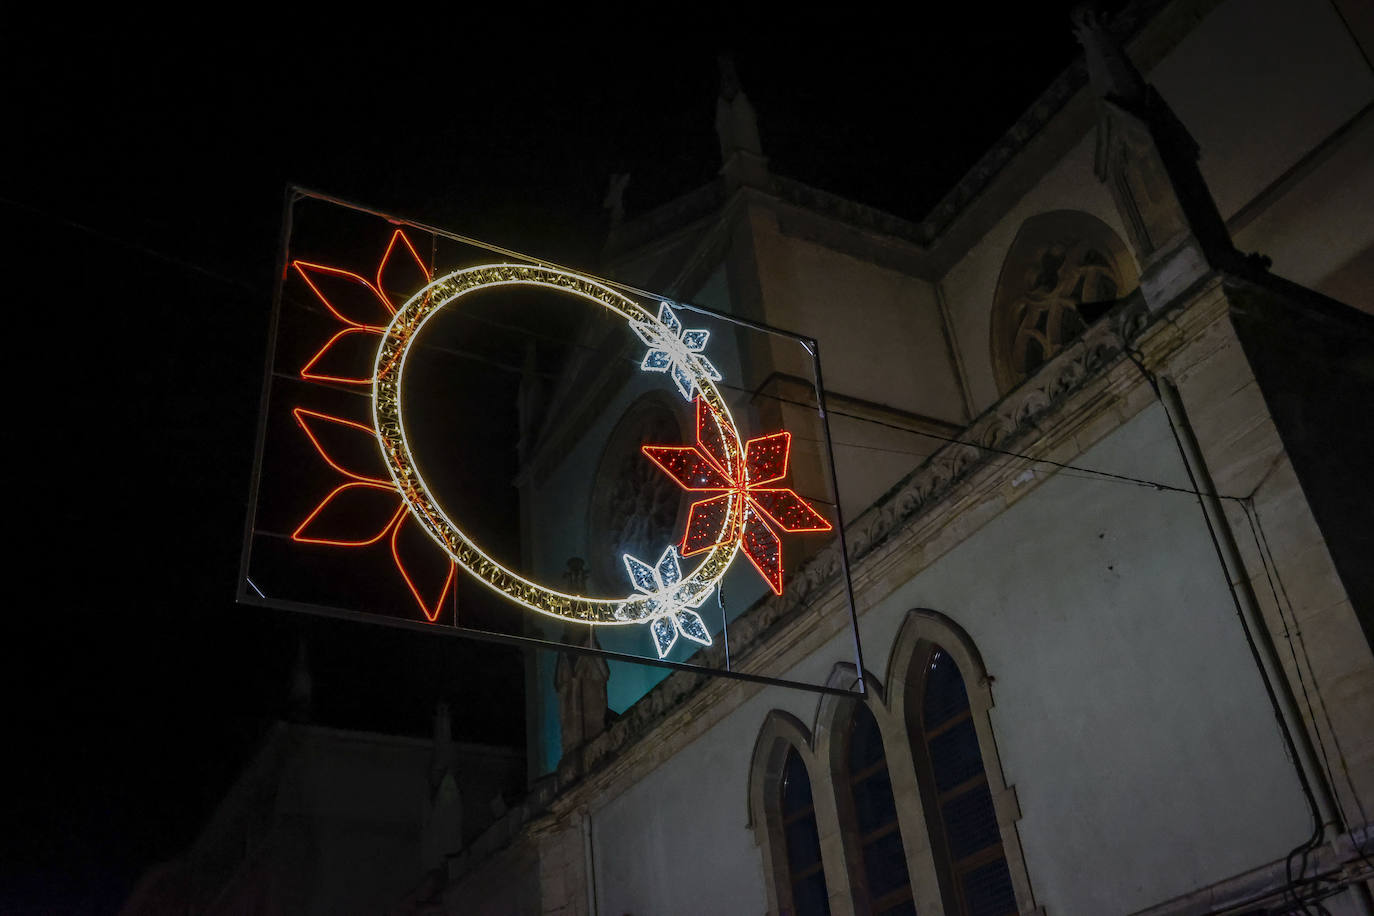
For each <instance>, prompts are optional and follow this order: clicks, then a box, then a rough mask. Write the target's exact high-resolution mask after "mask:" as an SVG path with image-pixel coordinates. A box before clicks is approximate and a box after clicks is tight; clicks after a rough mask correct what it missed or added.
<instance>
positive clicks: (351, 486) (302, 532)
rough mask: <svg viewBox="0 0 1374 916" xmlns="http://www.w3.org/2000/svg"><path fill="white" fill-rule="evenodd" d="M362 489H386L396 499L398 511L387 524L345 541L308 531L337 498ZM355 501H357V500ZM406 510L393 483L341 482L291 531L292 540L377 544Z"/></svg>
mask: <svg viewBox="0 0 1374 916" xmlns="http://www.w3.org/2000/svg"><path fill="white" fill-rule="evenodd" d="M362 490H381V491H385V492H386V493H388V494H389V495H391V496H393V497H395V499H396V511H395V512H393V513H392V514H391V516H390V517H389V518H388V519H387V521H386V524H384V525H382V527H381V528H380V529H378V531H377V533H376V534H374V535H372V536H371V537H367V538H364V539H361V540H357V539H355V540H347V541H345V540H341V539H339V538H332V537H315V536H314V535H313V534H307V533H306V529H307V528H310V527H311V526H312V523H314V521H315V519H316V518H318V517H319V516H320V514H321V513H323V512H324V511H325V509H327V508H329V506H330V505H332V504H333V503H334V500H335V499H337V498H340V497H342V495H343V494H344V493H357V492H359V491H362ZM354 501H355V502H356V501H357V500H354ZM404 511H405V504H404V503H402V502H401V494H399V493H397V492H396V488H395V487H394V486H392V485H391V484H380V483H370V482H368V481H359V480H355V481H350V482H349V483H345V484H340V485H339V486H337V487H335V488H334V490H333V492H331V493H330V494H329V495H328V496H326V497H325V498H324V500H323V501H322V502H321V503H320V504H319V505H318V506H316V507H315V509H314V511H313V512H311V513H310V514H309V515H308V516H306V518H305V521H303V522H301V524H300V527H298V528H297V529H296V530H295V531H293V532H291V540H293V541H297V542H299V543H302V544H329V545H331V546H334V547H366V546H367V545H368V544H375V543H377V542H378V541H380V540H381V539H382V538H383V537H384V536H385V535H386V533H387V531H389V530H390V529H391V526H392V525H394V524H396V520H397V519H398V518H400V516H401V513H402V512H404Z"/></svg>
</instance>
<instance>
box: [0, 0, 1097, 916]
mask: <svg viewBox="0 0 1374 916" xmlns="http://www.w3.org/2000/svg"><path fill="white" fill-rule="evenodd" d="M1022 6H1023V7H1027V8H1029V7H1034V8H1035V9H1034V10H1033V11H1032V10H1030V9H1023V10H1022V11H1020V12H1016V11H1012V12H1000V13H999V14H998V17H999V18H998V21H997V22H996V23H991V22H986V21H984V20H985V19H986V16H985V10H983V9H982V8H974V5H972V4H968V5H966V9H965V10H964V11H959V12H952V11H946V12H944V13H941V14H939V15H936V14H933V13H927V14H926V17H925V19H924V20H922V21H920V22H904V23H898V22H895V21H879V22H872V23H868V24H862V23H855V24H854V25H855V28H854V29H853V30H852V31H849V32H845V31H843V30H841V31H836V29H835V28H834V24H833V23H822V24H818V27H816V28H812V29H805V30H802V29H800V28H799V30H797V31H788V30H785V29H783V28H782V27H781V26H780V25H779V24H778V23H777V22H772V21H770V22H766V23H765V22H753V23H748V22H746V23H740V24H738V25H737V26H736V27H735V28H733V29H725V28H722V29H719V30H717V31H712V32H703V33H699V34H696V35H690V36H685V37H682V36H680V35H679V36H678V37H669V36H667V35H665V34H662V33H659V34H642V35H639V36H636V37H634V38H623V39H618V40H615V41H613V40H611V39H610V38H609V37H607V34H606V33H600V32H598V33H592V32H588V33H585V34H582V33H579V34H562V35H559V36H557V37H543V38H536V39H533V40H526V39H525V38H524V37H523V33H522V31H521V30H522V29H524V28H526V27H527V23H503V24H499V25H497V24H493V23H480V24H479V23H465V22H441V21H430V20H429V19H428V18H426V16H427V14H425V15H423V16H422V15H420V14H419V13H418V12H417V13H416V14H415V20H414V22H413V23H412V22H406V21H401V20H400V19H398V18H396V17H399V16H401V15H402V11H394V13H393V20H392V21H390V22H388V23H387V24H385V25H378V24H377V23H374V22H370V21H368V22H361V21H360V22H359V23H358V25H357V27H356V28H353V29H351V30H349V31H345V30H343V27H342V26H338V25H335V26H331V27H330V29H328V30H325V31H321V30H319V29H320V24H319V23H318V22H306V21H300V22H295V23H291V22H286V21H273V22H271V23H266V22H264V23H257V24H248V23H243V24H238V25H234V26H228V27H226V26H224V25H223V24H207V25H203V26H200V27H197V28H195V29H192V28H189V27H188V28H185V29H179V30H176V29H169V28H168V27H167V24H166V23H165V22H159V23H158V24H157V25H156V27H154V26H153V25H152V24H150V23H137V22H132V21H126V22H123V23H121V24H120V25H119V26H118V27H117V28H99V29H97V28H95V27H89V28H88V29H87V30H86V31H81V30H79V29H78V30H77V31H71V28H72V24H71V23H62V26H63V28H62V29H59V28H58V27H57V25H55V24H49V25H47V26H45V27H43V28H33V27H23V26H19V25H15V24H11V25H10V26H9V27H7V29H6V32H5V34H4V36H3V39H0V41H3V47H0V52H2V53H0V58H2V60H0V74H3V80H4V83H3V86H4V102H3V105H4V107H5V117H4V124H5V128H6V129H5V139H4V140H3V143H4V146H5V148H6V153H7V156H6V158H7V159H8V161H9V165H8V167H7V168H6V169H4V171H3V179H2V180H0V182H2V183H0V215H2V216H3V219H4V222H5V225H6V226H7V228H8V230H9V233H8V234H9V237H10V243H9V244H8V245H7V246H6V248H7V251H8V258H7V261H8V264H7V267H8V271H7V274H8V283H7V284H6V287H7V290H6V291H7V294H8V295H7V297H6V298H7V300H8V301H7V306H8V309H9V314H10V316H11V318H10V330H9V333H8V334H7V339H8V340H9V342H10V347H9V349H10V351H11V352H17V353H18V354H19V355H18V360H17V362H16V363H15V364H14V365H15V371H14V372H12V375H11V378H12V385H11V390H10V397H9V408H10V413H11V418H12V419H11V432H10V435H9V436H7V441H8V442H9V443H10V444H11V448H10V453H11V456H12V462H11V464H12V470H11V476H10V492H11V494H12V495H13V496H14V497H17V499H12V500H11V504H12V505H13V506H14V507H15V511H12V513H11V515H10V525H9V527H10V529H11V532H12V538H14V539H15V540H17V541H18V542H19V543H20V544H21V545H22V546H20V547H19V548H18V550H17V551H15V550H13V549H12V551H11V556H12V557H13V560H12V562H13V564H14V565H13V568H12V569H11V572H10V576H9V579H10V582H11V586H10V588H9V589H7V595H8V600H7V601H6V602H5V605H4V613H5V618H6V619H5V623H4V630H3V636H2V637H0V645H3V665H4V678H5V682H4V683H5V697H6V703H5V709H6V720H7V722H6V725H7V728H6V732H7V736H6V742H5V744H6V745H7V748H8V749H7V752H6V755H5V756H6V758H7V763H8V764H9V765H8V766H7V767H6V770H7V771H8V772H10V774H11V776H10V778H9V779H8V780H7V782H6V784H5V796H6V798H5V803H4V805H3V808H2V809H0V810H3V811H4V817H3V823H4V827H3V830H4V843H3V846H0V911H4V912H6V913H13V912H44V913H51V912H95V913H102V912H113V911H115V910H117V909H118V907H119V905H120V904H121V903H122V901H123V899H124V897H125V895H126V894H127V892H128V890H129V889H130V887H131V886H132V882H133V881H134V880H135V879H136V878H137V876H138V875H139V874H140V873H141V872H142V871H143V870H144V869H146V868H147V867H148V866H150V865H151V864H153V863H155V862H157V861H159V860H161V859H165V858H167V857H169V856H172V855H174V854H176V853H177V852H178V851H180V850H181V849H183V848H184V847H185V845H186V844H187V843H188V842H189V840H190V839H191V837H192V836H193V835H194V833H195V831H196V830H197V829H199V827H200V826H201V825H202V824H203V823H204V820H205V818H206V817H207V816H208V814H209V812H210V810H211V809H212V807H213V805H214V803H215V801H216V800H217V799H218V798H220V797H221V796H222V795H223V793H224V791H225V790H226V788H227V787H228V785H229V784H230V782H231V781H232V779H233V777H234V775H235V774H236V772H237V771H238V770H239V768H240V767H241V766H242V765H243V763H244V762H245V761H246V760H247V759H248V757H249V756H250V755H251V754H252V753H253V751H254V749H255V747H256V745H257V742H258V741H259V740H260V738H261V736H262V734H263V731H264V729H265V728H266V726H267V724H268V723H270V722H271V721H272V720H273V719H274V718H276V717H279V716H280V715H282V714H283V711H284V710H285V707H286V691H287V679H288V672H289V670H290V668H291V664H292V660H293V659H294V657H295V655H296V652H297V647H298V645H299V644H300V643H301V641H302V640H304V641H305V643H306V644H307V645H308V646H309V647H310V653H311V657H312V665H313V667H314V672H315V678H316V709H315V717H316V719H317V720H318V721H323V722H326V723H328V724H335V725H340V726H345V727H359V728H372V729H378V730H386V731H401V732H413V733H423V731H424V730H425V729H426V728H427V723H428V720H429V714H430V710H431V709H432V706H433V702H434V700H435V699H436V698H437V697H438V696H441V695H443V696H448V697H449V698H450V699H453V700H455V704H456V706H457V708H458V709H459V710H460V713H459V717H458V722H457V723H456V727H457V728H458V730H459V732H460V737H467V738H470V739H472V740H485V741H507V742H515V743H518V742H520V741H521V740H522V739H523V731H524V729H523V723H522V722H521V721H520V719H519V709H518V708H517V707H516V706H515V704H514V703H512V702H511V701H510V700H511V698H512V697H514V696H515V695H514V694H513V693H512V691H513V690H518V661H517V660H515V659H514V658H512V657H511V656H510V655H509V654H508V653H507V654H504V655H503V654H502V652H500V651H498V650H494V649H492V648H491V647H487V646H477V647H474V646H471V645H466V644H464V645H461V646H460V645H457V644H456V643H455V642H454V641H453V640H446V639H441V638H434V637H426V636H422V635H419V636H417V635H414V634H406V633H401V632H398V631H390V630H383V629H381V628H378V627H368V626H363V625H359V624H351V623H348V624H345V623H339V622H332V621H324V620H315V619H309V618H300V617H296V616H292V615H289V614H286V613H283V612H277V611H266V610H260V609H255V608H244V607H239V606H237V605H236V604H235V603H234V601H233V595H234V593H235V582H236V577H237V573H238V560H239V552H240V547H241V540H242V528H243V521H244V512H245V505H246V502H247V496H248V487H249V475H250V472H251V467H252V452H253V441H254V431H255V423H256V416H257V411H258V395H259V390H260V385H261V378H262V371H263V362H264V352H265V343H266V333H267V327H268V316H269V310H270V304H271V295H272V292H271V291H272V286H273V270H274V266H273V264H274V258H275V253H276V247H277V241H278V233H279V228H280V217H281V201H282V194H283V190H284V187H285V185H286V184H287V183H288V182H298V183H300V184H302V185H306V186H309V187H313V188H317V189H320V190H323V191H326V192H329V193H332V194H335V195H338V196H341V197H344V198H349V199H354V200H357V201H360V202H362V203H366V204H369V205H371V206H374V207H377V208H380V209H383V210H386V211H389V212H394V213H398V214H401V215H405V216H409V217H413V218H416V219H420V220H423V221H426V222H430V223H433V224H436V225H439V226H442V227H444V228H447V229H450V230H453V231H456V232H460V233H463V234H465V235H470V236H474V237H479V238H484V239H487V240H489V241H492V242H495V243H498V244H502V245H505V246H508V247H511V248H514V249H516V250H523V251H528V252H530V253H532V254H535V255H538V256H541V257H545V258H548V259H550V260H554V261H559V262H562V263H566V264H569V265H570V266H574V267H587V268H589V269H594V268H595V267H596V263H595V256H596V251H597V249H598V248H599V246H600V244H601V241H602V239H603V238H604V231H605V217H604V215H603V213H602V212H601V210H600V208H599V204H600V202H601V199H602V196H603V195H604V192H605V188H606V183H607V180H608V177H609V175H610V174H611V173H613V172H620V171H628V172H630V173H631V175H632V179H631V184H630V186H629V190H628V193H627V205H628V208H629V210H630V215H631V216H633V215H634V213H635V212H636V211H639V210H644V209H647V208H649V207H651V206H653V205H655V204H657V203H660V202H663V201H664V200H667V199H669V198H671V197H672V196H674V195H676V194H679V193H682V192H684V191H687V190H690V189H692V188H693V187H696V186H697V185H699V184H701V183H704V182H705V181H707V180H709V179H710V177H711V176H712V175H713V174H714V172H715V170H716V169H717V168H718V166H719V157H718V152H717V147H716V140H715V136H714V133H713V127H712V123H713V119H714V106H715V91H716V84H717V73H716V52H717V50H730V51H731V52H732V53H733V55H734V57H735V59H736V61H737V66H738V71H739V75H740V78H741V81H742V83H743V85H744V88H745V90H746V91H747V92H748V94H749V96H750V98H751V100H752V101H753V103H754V106H755V108H756V110H757V111H758V113H759V121H760V131H761V134H762V138H763V144H764V148H765V152H766V154H767V155H768V156H769V157H770V159H771V164H772V167H773V169H774V171H776V172H777V173H779V174H783V175H787V176H790V177H793V178H797V179H800V180H802V181H805V182H808V183H811V184H813V185H816V186H819V187H821V188H824V189H826V190H830V191H833V192H836V193H839V194H842V195H846V196H850V197H853V198H855V199H857V200H860V201H862V202H864V203H867V204H871V205H874V206H877V207H879V208H882V209H886V210H889V211H891V212H893V213H896V214H897V215H899V216H903V217H906V218H909V219H913V220H917V219H920V218H921V217H922V216H924V215H925V212H926V210H927V209H928V208H929V206H930V205H931V204H933V203H934V202H935V201H936V200H937V199H938V198H939V197H940V196H941V195H942V194H943V192H944V191H945V190H947V189H948V187H949V186H950V185H951V184H952V183H953V182H954V181H955V180H957V178H958V177H959V175H960V174H962V172H963V171H964V170H965V169H967V168H968V167H969V166H970V165H972V163H973V162H974V160H975V159H976V158H977V156H978V155H979V154H980V153H981V152H982V151H983V150H984V149H985V148H986V147H987V146H988V144H990V143H991V142H992V141H993V140H994V139H996V137H997V136H999V135H1000V134H1001V132H1002V131H1003V130H1004V129H1005V128H1006V127H1007V126H1008V125H1009V124H1010V122H1011V120H1012V119H1013V118H1015V117H1016V116H1017V115H1018V114H1019V113H1020V112H1021V111H1022V110H1023V109H1024V108H1025V107H1026V105H1027V104H1029V102H1030V101H1031V100H1033V98H1034V97H1035V96H1036V95H1037V94H1038V93H1039V92H1040V90H1041V89H1043V88H1044V86H1045V85H1047V84H1048V82H1049V81H1050V80H1051V79H1052V78H1053V77H1054V76H1055V75H1056V74H1057V73H1058V72H1059V71H1060V70H1061V69H1062V68H1063V67H1064V66H1065V65H1066V64H1067V63H1068V62H1069V61H1070V60H1071V59H1072V57H1073V54H1074V51H1075V48H1074V45H1073V42H1072V39H1071V37H1070V34H1069V31H1068V26H1067V10H1068V7H1069V4H1068V3H1053V4H1047V5H1042V4H1024V5H1022ZM66 15H73V14H72V13H71V11H69V12H68V14H66ZM369 15H376V14H375V13H374V14H369ZM674 34H675V35H678V33H674ZM503 696H504V697H506V698H507V700H506V701H505V702H502V700H501V697H503ZM464 700H467V701H468V702H467V703H464V702H463V701H464ZM474 700H475V702H474ZM16 764H17V766H16Z"/></svg>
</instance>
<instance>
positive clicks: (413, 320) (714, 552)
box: [372, 264, 745, 642]
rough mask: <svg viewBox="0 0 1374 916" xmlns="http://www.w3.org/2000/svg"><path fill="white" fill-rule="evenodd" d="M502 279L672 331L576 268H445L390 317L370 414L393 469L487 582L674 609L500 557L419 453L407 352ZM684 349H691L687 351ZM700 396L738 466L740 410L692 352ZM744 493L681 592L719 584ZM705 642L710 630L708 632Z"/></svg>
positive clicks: (568, 602) (538, 593)
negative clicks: (450, 510) (568, 586)
mask: <svg viewBox="0 0 1374 916" xmlns="http://www.w3.org/2000/svg"><path fill="white" fill-rule="evenodd" d="M499 286H535V287H542V288H545V289H551V290H555V291H557V292H561V293H567V294H570V295H572V296H575V297H577V298H580V299H583V300H586V301H588V302H593V303H596V304H597V305H600V306H602V307H604V308H606V309H607V310H609V311H610V312H612V313H614V314H615V315H617V316H619V317H620V318H622V319H623V320H624V321H626V322H627V323H628V324H629V325H630V327H631V329H634V327H635V325H636V324H638V325H640V326H647V327H649V328H652V329H654V330H655V332H659V333H661V336H663V337H665V338H666V337H668V336H670V334H671V333H672V332H671V331H670V329H669V328H667V327H666V326H665V325H664V324H663V323H662V322H660V321H659V319H658V318H656V317H655V316H654V315H652V314H651V313H649V312H647V311H645V310H644V309H643V308H641V307H640V306H639V305H638V304H637V303H635V302H634V301H633V300H631V299H629V298H627V297H626V296H624V295H622V294H621V293H619V292H616V291H615V290H613V289H611V288H609V287H607V286H604V285H602V284H600V283H597V282H595V281H593V280H590V279H588V278H586V277H583V276H580V275H578V274H574V273H569V272H567V271H562V270H557V269H555V268H551V267H543V266H537V265H529V264H488V265H483V266H480V267H469V268H466V269H464V270H459V271H455V272H454V273H451V274H449V275H447V276H445V277H441V278H439V279H437V280H435V281H433V282H432V283H430V284H429V285H428V286H426V287H425V288H424V289H422V290H420V291H419V292H418V293H416V294H415V295H414V296H412V297H411V298H410V300H409V301H408V302H406V304H405V305H404V306H403V307H402V308H401V309H400V310H399V311H397V312H396V314H395V316H394V317H393V318H392V320H391V323H390V324H389V325H387V327H386V330H385V333H384V336H383V338H382V343H381V346H380V347H378V349H377V361H376V364H375V366H374V369H373V375H372V421H373V427H374V429H375V431H376V434H377V440H378V442H379V443H380V445H381V448H382V455H383V457H384V459H385V461H386V466H387V471H388V472H389V473H390V474H391V479H392V481H393V482H394V483H395V485H396V489H397V490H398V491H399V492H400V494H401V498H402V499H403V500H404V502H405V505H406V508H407V510H408V511H409V512H410V514H411V515H413V516H414V517H415V519H416V521H418V522H419V523H420V524H421V526H423V527H424V529H425V530H426V531H427V532H428V533H429V535H430V537H432V538H433V539H434V541H435V542H436V543H437V544H439V546H440V547H441V548H443V550H444V552H445V553H447V554H448V555H449V556H450V557H452V558H453V561H454V562H455V563H457V564H458V565H459V566H461V567H463V569H465V570H467V571H468V573H470V574H471V575H472V576H474V577H475V578H476V579H477V580H478V581H480V582H482V583H483V584H484V585H486V586H487V587H488V588H491V589H492V590H494V591H496V592H499V593H500V594H502V595H505V596H506V597H508V598H510V599H511V600H513V601H516V602H518V603H520V604H522V605H524V606H525V607H527V608H530V609H531V610H534V611H538V612H539V613H541V614H547V615H549V616H551V617H559V618H562V619H564V620H571V621H575V622H578V623H586V624H636V623H645V622H647V621H649V620H651V619H653V618H656V617H662V616H665V615H667V614H668V613H670V611H671V610H672V608H671V606H670V607H665V606H664V604H663V603H662V602H661V601H660V600H658V599H657V598H656V596H654V595H650V594H643V593H636V594H631V595H628V596H626V597H624V598H587V597H584V596H582V595H570V594H568V593H566V592H562V591H558V590H557V589H551V588H547V587H546V586H543V585H540V584H539V583H538V582H533V581H531V580H529V579H526V578H524V577H523V576H520V575H518V574H517V573H515V572H512V571H511V570H509V569H507V568H506V567H505V566H503V565H501V564H500V563H499V562H497V561H496V560H495V559H493V558H492V557H491V556H489V555H488V554H487V553H486V552H484V551H483V550H482V548H481V547H479V546H478V545H477V543H476V542H475V541H474V540H473V539H472V538H470V537H469V536H468V535H467V533H466V532H464V531H463V529H462V528H460V527H459V526H458V525H457V524H456V523H455V522H454V521H453V520H452V519H451V518H449V517H448V515H447V514H446V513H445V512H444V510H443V508H442V507H441V506H440V505H439V503H438V501H437V500H436V499H435V498H434V495H433V494H432V493H431V492H430V489H429V487H428V486H427V485H426V484H425V481H424V478H423V477H422V476H421V475H420V470H419V468H418V466H417V465H416V462H415V456H414V455H413V454H412V453H411V450H410V444H409V442H408V441H407V440H406V434H405V425H404V423H403V422H402V419H401V408H402V405H401V379H402V377H403V375H404V374H405V364H406V357H407V356H408V355H409V352H410V347H411V345H412V344H413V343H414V342H415V340H416V338H417V337H418V336H419V333H420V330H421V329H422V328H423V327H424V325H425V322H427V321H428V320H429V319H430V318H432V317H433V316H434V315H435V314H437V313H438V312H439V310H440V309H442V308H444V307H445V306H447V305H450V304H452V303H455V302H458V301H459V300H460V299H462V298H463V297H464V296H467V295H469V294H471V293H475V292H478V291H480V290H484V289H492V288H494V287H499ZM683 355H684V356H686V355H685V354H683ZM680 364H681V365H682V368H683V369H684V370H685V371H686V372H687V374H688V375H690V376H691V379H692V381H693V382H695V384H696V387H697V389H698V390H699V391H700V393H701V394H700V396H701V399H702V400H703V401H704V402H705V404H706V405H707V406H708V407H710V408H711V410H710V415H711V417H712V420H713V422H715V423H716V425H717V427H718V428H719V431H720V434H721V440H722V441H723V443H724V446H725V458H726V461H727V466H726V468H725V470H726V472H727V473H729V474H731V475H735V474H737V473H738V471H739V468H740V467H741V462H742V460H743V454H744V447H743V445H742V444H741V442H740V438H739V432H738V431H737V430H736V429H735V422H734V418H733V417H732V416H731V415H730V410H729V408H728V407H727V406H726V404H725V400H724V399H723V398H722V397H721V395H720V391H719V390H717V388H716V386H715V384H714V382H713V378H714V377H718V376H716V375H715V373H714V370H713V369H711V368H710V366H709V363H708V364H706V365H703V364H702V361H701V360H699V359H697V358H696V357H694V356H686V358H684V359H682V360H681V363H680ZM744 512H745V506H744V500H743V499H741V498H739V497H738V496H737V495H734V494H732V495H730V497H729V499H728V508H727V511H726V512H725V513H724V517H723V521H722V527H721V531H720V534H719V536H718V537H717V538H716V541H717V543H716V544H715V546H714V547H712V548H711V549H710V551H709V552H708V553H707V554H706V557H705V559H703V560H702V562H701V564H700V565H698V566H697V568H696V569H694V570H693V571H692V572H691V573H690V574H688V575H687V576H685V577H684V578H683V579H682V580H681V582H680V583H679V584H678V585H676V586H675V588H674V591H676V592H678V593H679V594H690V595H700V596H704V595H706V594H708V593H709V592H710V591H711V589H713V588H715V586H716V584H717V583H718V582H719V581H720V579H721V577H722V576H724V575H725V571H726V570H727V569H728V568H729V567H730V563H731V561H733V560H734V557H735V553H736V552H737V551H738V550H739V546H740V543H739V539H738V538H737V537H735V536H734V533H735V532H738V531H739V530H740V529H741V526H742V525H743V522H744ZM707 641H708V642H709V636H708V637H707Z"/></svg>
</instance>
